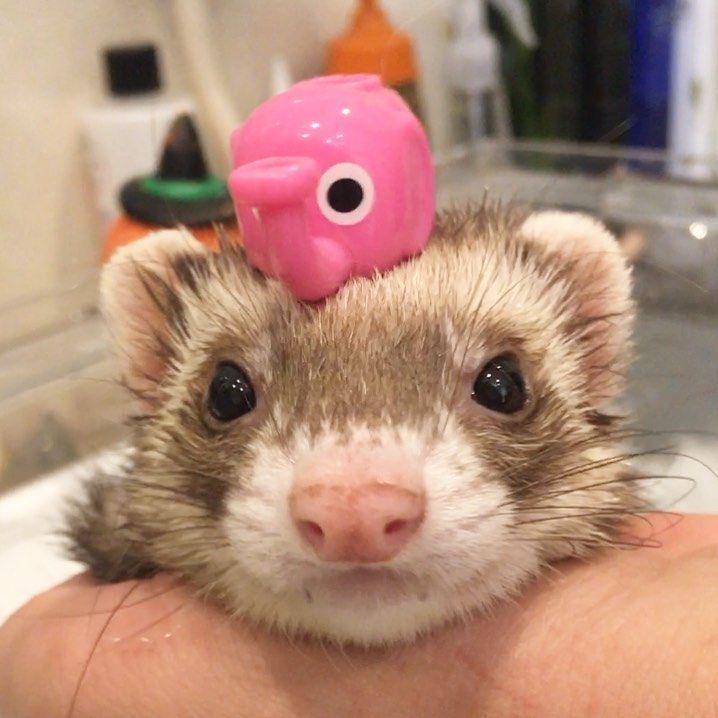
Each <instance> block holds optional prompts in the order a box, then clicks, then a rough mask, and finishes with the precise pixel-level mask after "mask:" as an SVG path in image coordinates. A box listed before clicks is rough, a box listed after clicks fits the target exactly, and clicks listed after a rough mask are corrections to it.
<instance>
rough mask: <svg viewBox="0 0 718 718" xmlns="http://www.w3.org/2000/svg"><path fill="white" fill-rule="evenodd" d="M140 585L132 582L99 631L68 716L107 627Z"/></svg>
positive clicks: (72, 710) (70, 716) (76, 687)
mask: <svg viewBox="0 0 718 718" xmlns="http://www.w3.org/2000/svg"><path fill="white" fill-rule="evenodd" d="M138 586H140V581H134V582H133V583H132V586H131V587H130V588H129V590H128V591H127V592H126V593H125V594H123V596H122V597H121V598H120V601H119V603H118V604H117V606H116V607H115V609H114V610H113V611H111V612H110V614H109V615H108V617H107V619H106V620H105V622H104V623H103V624H102V626H101V628H100V631H99V633H98V634H97V638H95V640H94V641H93V642H92V646H91V648H90V655H89V656H88V658H87V661H86V662H85V665H84V666H83V667H82V670H81V671H80V675H79V678H78V680H77V684H76V685H75V689H74V691H73V693H72V697H71V699H70V707H69V709H68V712H67V716H68V718H72V715H73V713H74V712H75V706H76V705H77V700H78V698H79V696H80V690H81V688H82V685H83V684H84V682H85V677H86V676H87V672H88V670H89V669H90V663H92V659H93V657H94V656H95V653H96V652H97V648H98V646H99V645H100V641H101V640H102V638H103V636H104V635H105V633H106V632H107V629H108V628H109V626H110V624H111V623H112V621H113V619H114V618H115V616H116V615H117V611H118V610H120V608H121V607H122V605H123V604H124V602H125V601H126V600H127V599H128V598H129V597H130V596H131V595H132V593H133V592H134V591H135V590H137V588H138Z"/></svg>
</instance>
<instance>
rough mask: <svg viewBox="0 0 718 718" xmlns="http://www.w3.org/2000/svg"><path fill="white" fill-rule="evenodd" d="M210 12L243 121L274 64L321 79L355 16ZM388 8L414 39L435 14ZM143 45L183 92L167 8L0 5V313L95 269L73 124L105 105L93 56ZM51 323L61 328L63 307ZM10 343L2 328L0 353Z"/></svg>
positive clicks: (121, 2)
mask: <svg viewBox="0 0 718 718" xmlns="http://www.w3.org/2000/svg"><path fill="white" fill-rule="evenodd" d="M439 1H440V0H439ZM207 3H208V9H209V12H210V13H211V15H212V18H213V32H214V33H215V38H214V41H215V48H214V49H215V51H216V53H217V56H218V57H219V58H220V61H221V62H222V64H223V68H224V74H225V80H226V84H227V86H228V88H229V89H230V92H231V96H232V99H233V101H234V102H236V105H237V108H238V111H239V116H241V115H242V114H244V113H246V112H247V111H248V110H249V109H251V107H253V106H254V105H256V104H257V103H258V102H260V101H261V100H262V99H264V98H265V97H266V95H267V88H268V81H269V80H268V78H269V70H268V68H269V61H270V58H271V57H272V56H273V55H275V54H284V55H285V57H286V58H287V59H288V60H289V63H290V66H291V70H292V72H293V73H294V74H295V76H296V77H297V78H299V77H306V76H310V75H312V74H315V73H317V72H319V71H321V68H322V64H323V58H324V52H325V46H326V41H327V39H328V38H329V37H331V36H333V35H335V34H336V33H337V32H338V31H339V29H340V28H341V27H342V26H343V25H344V23H345V22H346V19H347V17H348V13H349V12H350V9H351V7H352V3H351V2H350V0H207ZM384 4H385V7H386V8H387V9H388V10H389V12H390V14H391V16H392V18H393V19H394V20H396V22H397V23H400V24H403V25H408V26H409V28H410V29H413V28H415V27H420V22H418V21H420V20H421V18H422V16H424V17H426V13H425V12H424V10H425V9H426V8H431V7H434V6H436V5H437V2H436V1H435V0H420V1H417V0H385V3H384ZM422 8H424V10H422ZM147 40H150V41H153V42H156V43H157V44H158V45H159V46H160V49H161V53H162V59H163V65H164V76H165V80H166V83H167V85H168V87H169V89H170V90H171V91H175V92H184V91H186V90H188V89H189V88H188V82H189V81H188V75H187V73H186V71H185V68H184V66H183V62H182V57H181V51H180V48H179V47H178V44H177V41H176V38H175V34H174V32H173V21H172V15H171V1H170V0H2V8H1V9H0V67H2V68H3V71H2V72H1V73H0V98H1V99H0V308H2V306H3V305H6V304H7V303H8V302H11V301H14V300H17V298H21V297H27V296H31V295H35V294H37V293H39V292H46V291H48V290H51V289H53V288H55V287H56V286H58V285H64V284H67V283H68V282H69V283H71V284H72V283H77V282H78V281H80V280H81V279H83V278H84V277H86V276H88V273H91V272H92V271H93V269H94V268H95V267H96V261H97V254H98V247H99V240H98V238H97V237H96V235H95V230H94V224H93V216H92V212H91V204H90V199H89V193H88V186H87V179H86V175H85V172H84V169H83V164H82V161H81V154H80V137H79V115H80V114H81V112H82V110H83V108H85V107H87V106H88V105H89V104H91V103H94V102H96V101H98V100H99V99H100V97H101V92H102V82H103V79H102V75H101V68H100V63H99V49H100V48H101V47H103V46H105V45H107V44H111V43H123V42H128V41H129V42H134V41H147ZM205 129H206V126H205ZM214 139H215V140H216V141H215V142H210V143H209V144H210V145H211V149H212V150H213V152H212V154H213V156H214V158H215V161H216V159H217V152H218V151H220V150H218V148H219V147H221V142H223V141H224V140H223V139H221V138H214ZM58 311H59V314H60V316H62V314H63V308H62V306H60V308H59V310H58ZM34 313H36V312H34V310H33V311H25V312H23V313H22V314H21V313H18V314H17V317H18V320H17V321H20V318H21V317H22V321H24V322H25V323H30V324H31V323H32V322H33V321H34V319H33V316H34ZM7 331H8V330H7V327H5V329H4V330H3V329H2V328H0V344H2V340H3V338H7ZM3 332H4V333H3Z"/></svg>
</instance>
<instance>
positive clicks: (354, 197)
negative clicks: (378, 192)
mask: <svg viewBox="0 0 718 718" xmlns="http://www.w3.org/2000/svg"><path fill="white" fill-rule="evenodd" d="M317 204H318V205H319V209H320V210H321V212H322V214H323V215H324V216H325V217H326V218H327V219H328V220H329V221H330V222H334V224H340V225H352V224H357V223H359V222H361V221H362V220H363V219H364V217H366V216H367V215H368V214H369V212H371V209H372V207H373V206H374V182H372V179H371V177H370V176H369V173H368V172H367V171H366V170H365V169H364V168H363V167H360V166H359V165H356V164H354V163H353V162H340V163H339V164H336V165H334V166H332V167H330V168H329V169H328V170H327V171H326V172H325V173H324V174H323V175H322V176H321V177H320V178H319V184H318V185H317Z"/></svg>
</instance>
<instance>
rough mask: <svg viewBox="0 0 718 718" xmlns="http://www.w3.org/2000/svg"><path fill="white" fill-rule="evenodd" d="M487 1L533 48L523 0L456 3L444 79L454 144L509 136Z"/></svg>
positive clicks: (469, 0)
mask: <svg viewBox="0 0 718 718" xmlns="http://www.w3.org/2000/svg"><path fill="white" fill-rule="evenodd" d="M487 1H488V2H491V3H492V4H493V5H494V6H495V7H496V9H497V10H499V11H500V12H501V13H502V14H503V15H504V16H505V17H506V19H507V20H508V22H509V24H510V25H511V27H512V29H513V31H514V33H515V34H516V36H517V37H518V38H519V39H520V40H521V41H522V42H523V43H524V44H525V45H527V46H528V47H534V46H535V45H536V36H535V34H534V31H533V28H532V27H531V21H530V18H529V13H528V9H527V7H526V6H525V5H524V4H523V0H454V2H453V3H452V11H451V25H452V36H453V37H452V41H451V43H450V46H449V49H448V57H447V80H448V83H449V85H450V86H451V88H452V89H453V92H454V98H453V102H452V106H451V109H452V112H453V122H452V125H453V133H452V134H453V137H452V139H453V141H454V143H455V144H465V143H469V144H471V143H474V142H476V141H477V140H479V139H481V138H482V137H485V136H487V135H493V136H496V137H499V138H501V139H508V138H509V137H510V136H511V119H510V114H509V108H508V101H507V99H506V91H505V89H504V86H503V83H502V81H501V70H500V47H499V43H498V42H497V41H496V40H495V39H494V38H493V37H492V35H491V33H490V32H489V30H488V26H487V25H488V22H487V8H486V2H487Z"/></svg>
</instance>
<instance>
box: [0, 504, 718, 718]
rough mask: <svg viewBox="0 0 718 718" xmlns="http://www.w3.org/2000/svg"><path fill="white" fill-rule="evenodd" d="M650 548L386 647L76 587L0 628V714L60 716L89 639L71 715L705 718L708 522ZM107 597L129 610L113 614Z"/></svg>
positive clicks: (710, 658) (163, 582)
mask: <svg viewBox="0 0 718 718" xmlns="http://www.w3.org/2000/svg"><path fill="white" fill-rule="evenodd" d="M660 522H663V523H664V526H665V525H667V522H666V520H665V519H662V518H657V519H655V523H656V525H660ZM636 530H637V531H640V528H637V529H636ZM659 539H660V541H661V543H662V547H661V548H642V549H640V550H626V551H611V552H606V553H604V554H602V555H601V556H598V557H595V558H594V559H592V560H591V561H589V562H587V563H580V562H576V561H571V562H566V563H565V564H563V565H561V566H560V567H559V568H558V569H557V571H556V572H555V573H554V574H552V575H550V576H548V577H547V578H546V579H544V580H543V581H541V582H539V583H537V584H536V585H534V586H533V587H532V588H531V589H530V590H529V591H527V593H526V594H525V595H524V596H522V597H521V598H520V599H519V600H518V601H517V602H516V603H515V604H509V605H503V606H501V607H500V608H498V609H497V610H496V612H495V614H494V615H493V616H492V617H490V618H485V617H484V618H480V617H479V618H475V619H473V620H471V621H470V622H469V623H468V624H467V625H464V626H452V627H449V628H446V629H444V630H442V631H440V632H438V633H435V634H434V635H433V636H432V637H431V638H430V639H428V640H425V641H423V642H421V643H419V644H416V645H413V646H410V647H406V648H401V649H392V650H387V651H370V652H367V651H355V650H343V651H340V650H338V649H335V648H330V647H324V646H319V645H316V644H312V643H309V642H298V641H293V642H289V641H287V640H286V639H283V638H281V637H277V636H272V635H269V634H267V633H266V632H264V631H261V630H258V629H254V628H251V627H249V626H247V625H245V624H244V623H242V622H241V621H233V622H230V621H229V620H228V619H227V618H226V617H225V616H224V614H222V612H221V611H219V610H218V609H216V608H215V607H213V606H211V605H206V604H203V603H202V602H200V601H197V600H195V599H193V598H191V597H190V594H189V592H188V590H187V589H186V588H185V587H183V586H181V585H180V584H179V583H178V582H176V581H175V580H174V579H172V578H171V577H168V576H160V577H157V578H155V579H152V580H149V581H143V582H128V583H123V584H116V585H109V586H98V585H97V584H96V583H94V582H93V581H92V580H91V579H89V578H87V577H85V576H83V577H78V578H76V579H73V580H72V581H70V582H68V583H66V584H64V585H62V586H59V587H57V588H55V589H53V590H51V591H49V592H48V593H46V594H44V595H42V596H40V597H38V598H36V599H34V600H33V601H31V602H30V603H29V604H27V605H26V606H25V607H24V608H22V609H21V610H20V611H19V612H18V613H17V614H16V615H15V616H14V617H13V618H11V619H10V620H9V621H8V622H7V623H6V624H5V625H4V626H3V627H2V629H0V715H2V716H7V717H8V718H35V717H38V718H39V717H40V716H42V718H56V717H61V716H62V717H64V716H67V715H68V712H69V706H70V704H71V703H72V696H73V693H74V691H75V687H76V686H77V684H78V680H79V678H80V674H81V672H82V670H83V668H84V666H85V665H86V664H87V658H88V656H89V654H90V652H91V651H92V648H93V645H94V644H95V642H96V641H97V638H98V636H99V635H100V634H102V638H101V640H100V641H99V644H98V647H97V650H96V652H95V654H94V657H93V658H92V661H91V663H90V666H89V669H88V670H87V673H86V675H84V678H83V681H82V686H81V688H80V691H79V693H78V696H77V700H76V703H75V705H74V709H73V713H72V715H73V716H75V718H89V717H91V716H92V717H93V718H96V717H97V716H103V718H119V717H120V716H123V717H124V716H133V717H135V718H142V717H144V716H148V717H149V716H152V717H153V718H163V717H164V716H167V717H169V716H172V717H173V718H190V717H191V716H192V717H193V716H214V717H216V718H224V717H225V716H226V717H227V718H229V717H230V716H231V717H232V718H238V717H239V718H242V717H244V716H247V717H248V718H249V717H250V716H251V717H252V718H298V717H301V718H334V717H336V716H350V715H351V716H353V717H356V718H364V717H366V718H370V717H372V718H373V717H376V716H387V717H391V718H404V717H406V718H435V717H436V716H442V718H454V717H456V718H466V717H467V716H474V715H482V716H517V715H525V716H538V717H539V718H540V716H551V717H552V718H561V717H562V716H576V715H586V716H589V715H590V716H599V717H600V716H610V717H611V718H621V717H622V716H637V715H651V716H654V717H655V718H661V716H676V715H690V716H704V715H705V716H708V715H711V716H712V715H715V711H716V706H717V705H718V682H717V681H716V676H718V516H716V517H708V516H691V517H686V518H685V520H683V521H682V522H681V523H679V524H678V525H676V526H673V527H672V528H665V530H663V531H662V532H660V534H659ZM123 599H124V603H125V605H126V606H131V607H125V608H122V609H121V610H118V611H116V612H114V613H112V612H111V610H112V609H113V608H115V607H116V606H117V605H118V604H120V602H122V601H123ZM109 619H111V620H109ZM108 620H109V625H108Z"/></svg>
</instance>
